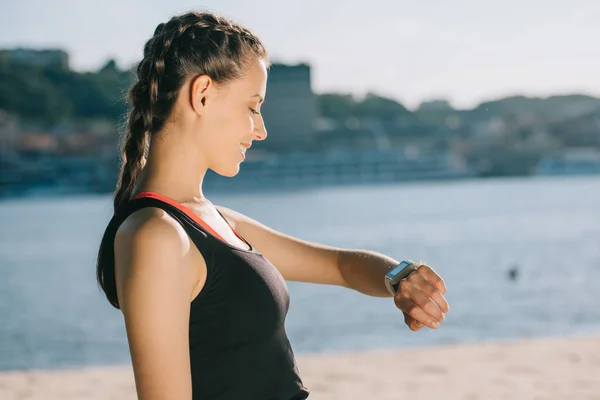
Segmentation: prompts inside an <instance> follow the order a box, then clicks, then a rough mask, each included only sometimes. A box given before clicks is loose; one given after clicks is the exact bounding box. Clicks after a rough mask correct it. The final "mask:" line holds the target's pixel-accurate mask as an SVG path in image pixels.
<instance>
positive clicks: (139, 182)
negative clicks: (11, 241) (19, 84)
mask: <svg viewBox="0 0 600 400" xmlns="http://www.w3.org/2000/svg"><path fill="white" fill-rule="evenodd" d="M268 68H269V60H268V56H267V52H266V50H265V49H264V47H263V45H262V44H261V42H260V40H259V39H258V38H257V37H256V36H255V35H254V34H252V33H251V32H250V31H249V30H247V29H245V28H243V27H241V26H239V25H237V24H235V23H233V22H231V21H229V20H227V19H225V18H222V17H219V16H216V15H214V14H210V13H188V14H183V15H181V16H176V17H173V18H172V19H171V20H170V21H169V22H167V23H166V24H161V25H159V26H158V27H157V29H156V31H155V33H154V35H153V36H152V37H151V38H150V39H149V41H148V43H147V44H146V46H145V49H144V58H143V59H142V60H141V61H140V64H139V66H138V69H137V73H138V79H137V81H136V83H134V85H133V86H132V88H131V90H130V95H129V100H130V111H129V120H128V128H127V132H126V136H125V138H124V139H125V140H124V142H123V156H124V157H123V159H124V161H123V165H122V170H121V175H120V179H119V185H118V187H117V191H116V193H115V215H119V213H122V212H123V210H125V209H126V208H127V207H128V204H130V203H131V201H132V199H134V198H135V197H136V195H139V194H143V193H155V194H159V195H160V196H164V198H165V199H170V200H172V202H173V203H174V204H178V205H180V206H181V208H182V209H185V210H187V212H191V213H193V214H194V215H193V216H192V218H193V219H195V218H197V219H198V220H199V221H201V222H203V223H204V224H205V225H203V226H205V227H207V228H206V229H207V232H208V233H207V235H209V236H210V235H214V236H215V237H218V238H219V240H221V241H223V242H224V243H226V244H227V245H228V246H231V248H232V249H233V251H235V249H240V250H242V251H248V250H249V248H252V249H255V250H256V251H257V252H259V253H260V255H261V257H264V258H265V259H266V260H268V261H269V263H270V264H268V265H272V266H274V267H275V268H276V270H277V271H278V273H279V274H280V275H281V277H282V278H283V279H284V280H287V281H299V282H307V283H316V284H329V285H337V286H342V287H346V288H349V289H352V290H356V291H359V292H361V293H364V294H365V295H369V296H377V297H390V298H391V297H393V301H394V302H395V304H396V306H397V307H398V309H399V310H401V311H402V313H403V314H404V320H405V322H406V325H407V326H408V327H409V328H410V329H411V330H413V331H418V330H420V329H422V328H423V327H429V328H432V329H435V328H438V327H439V323H440V322H442V321H443V320H444V318H445V317H444V314H445V313H447V312H448V311H449V307H448V303H447V301H446V299H445V298H444V295H445V294H446V286H445V284H444V281H443V280H442V278H441V277H440V276H439V275H438V274H437V273H436V272H435V271H434V270H433V269H432V268H431V267H430V266H428V265H425V264H424V263H420V264H419V265H418V267H417V268H416V269H415V270H414V272H413V273H411V274H410V275H408V277H406V278H404V279H402V280H401V281H400V282H399V286H398V291H397V292H396V293H395V294H394V295H392V293H390V292H389V290H388V289H387V288H386V286H385V284H384V276H385V275H386V273H388V271H390V270H391V269H392V268H394V267H395V266H396V265H398V264H399V261H398V260H394V259H393V258H391V257H388V256H385V255H383V254H379V253H376V252H372V251H367V250H354V249H343V248H336V247H331V246H326V245H322V244H318V243H311V242H307V241H305V240H302V239H299V238H295V237H291V236H289V235H286V234H284V233H282V232H278V231H276V230H274V229H271V228H269V227H267V226H265V225H263V224H262V223H260V222H258V221H255V220H254V219H252V218H250V217H248V216H245V215H243V214H241V213H239V212H236V211H234V210H231V209H227V208H225V207H220V206H216V205H214V204H212V203H211V202H210V201H209V200H208V199H207V198H206V197H205V196H204V193H203V191H202V182H203V180H204V177H205V175H206V173H207V171H208V170H212V171H214V172H216V173H217V174H219V175H222V176H226V177H233V176H235V175H236V174H237V173H238V171H239V169H240V164H241V163H243V161H244V159H245V154H246V152H247V151H251V150H249V149H250V148H251V146H252V145H253V143H254V142H255V141H262V140H265V139H266V138H267V130H266V128H265V126H264V121H263V118H262V115H261V113H260V109H261V105H262V104H263V102H264V99H265V97H266V94H267V77H268ZM107 232H109V230H107ZM113 233H114V235H113V236H111V234H110V233H107V234H106V235H105V238H104V239H103V243H102V245H101V249H100V253H99V260H98V279H99V281H100V284H101V286H102V288H103V289H104V290H105V292H106V294H107V297H108V299H109V301H110V302H111V304H113V306H115V307H117V308H120V310H121V311H122V313H123V315H124V319H125V326H126V329H127V337H128V341H129V347H130V352H131V358H132V364H133V368H134V374H135V379H136V387H137V391H138V396H139V398H140V399H144V400H153V399H164V398H177V399H192V398H196V396H198V397H197V398H204V397H202V395H203V394H202V390H205V389H204V388H205V386H202V385H200V384H196V382H195V380H194V378H193V376H192V375H193V374H192V373H191V371H192V370H193V368H194V365H197V364H195V363H196V361H195V360H194V358H193V357H191V356H190V340H193V336H191V333H190V332H191V330H190V316H191V313H193V308H192V306H191V304H192V303H193V302H194V299H197V298H198V296H199V295H200V294H201V293H202V292H203V291H206V290H208V285H209V279H207V277H209V274H210V271H211V268H209V265H213V264H211V263H214V265H215V266H216V267H214V268H218V267H219V259H218V256H215V259H214V260H213V257H210V259H209V258H207V257H206V256H205V254H206V253H205V252H204V251H200V249H199V248H198V247H197V245H196V242H195V241H194V240H192V239H191V238H190V235H189V231H188V230H186V229H184V226H183V225H182V223H181V221H179V220H177V219H175V218H174V217H173V216H172V214H171V213H169V212H167V211H165V209H161V208H157V207H144V208H140V209H137V210H136V211H134V212H131V213H130V214H128V215H127V216H126V218H124V220H123V221H122V222H121V223H119V225H118V227H115V231H114V232H113ZM249 246H250V247H249ZM215 254H219V253H215ZM113 257H114V262H113ZM247 257H251V256H250V255H248V256H247ZM214 279H216V278H211V279H210V281H211V282H212V281H214ZM210 290H211V293H213V292H215V291H217V290H218V285H215V286H214V288H213V287H211V289H210ZM204 299H206V297H203V298H202V299H201V300H199V301H203V300H204ZM390 301H391V300H390ZM194 306H196V305H194ZM191 310H192V311H191ZM207 323H208V321H207ZM215 329H218V327H216V328H215ZM222 329H224V330H225V329H227V327H223V328H222ZM225 333H226V332H225V331H224V334H225ZM224 351H226V350H224ZM248 365H252V363H251V362H250V363H249V364H248ZM226 372H227V371H225V372H224V374H226ZM199 375H201V374H199ZM263 386H264V385H263ZM273 387H274V388H275V386H273ZM229 389H231V390H232V391H233V390H234V389H233V388H230V387H229V386H227V385H226V384H225V383H223V384H222V386H221V389H220V390H221V393H228V392H227V390H229ZM206 390H208V389H206ZM247 390H249V391H251V390H253V389H252V388H251V387H250V388H247ZM256 390H259V389H256ZM260 390H263V388H261V389H260ZM273 390H282V389H273ZM231 393H233V392H231ZM273 396H275V395H273ZM282 396H283V395H282ZM232 397H233V395H232ZM211 398H212V397H211ZM219 398H229V397H226V396H223V397H219ZM247 398H254V397H252V396H251V395H249V396H248V397H247ZM264 398H266V397H264ZM270 398H271V397H270ZM272 398H275V397H272ZM277 398H280V397H277ZM281 398H283V397H281ZM290 398H292V397H290ZM293 398H302V397H293Z"/></svg>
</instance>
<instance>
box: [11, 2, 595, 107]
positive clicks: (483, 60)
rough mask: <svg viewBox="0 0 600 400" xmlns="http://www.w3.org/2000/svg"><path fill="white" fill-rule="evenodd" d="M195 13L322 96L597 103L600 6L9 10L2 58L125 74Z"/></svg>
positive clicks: (109, 5)
mask: <svg viewBox="0 0 600 400" xmlns="http://www.w3.org/2000/svg"><path fill="white" fill-rule="evenodd" d="M188 10H209V11H213V12H218V13H220V14H223V15H225V16H227V17H230V18H232V19H234V20H235V21H237V22H239V23H241V24H243V25H244V26H246V27H248V28H249V29H251V30H252V31H254V32H255V33H256V34H258V35H259V36H260V38H261V39H262V41H263V42H264V43H265V45H266V46H267V49H268V51H269V53H270V55H271V59H272V61H276V62H284V63H298V62H306V63H309V64H310V65H311V71H312V87H313V90H314V91H315V92H317V93H324V92H340V93H352V94H355V95H357V96H362V95H364V94H365V93H367V92H374V93H377V94H379V95H383V96H387V97H391V98H394V99H396V100H398V101H399V102H401V103H402V104H404V105H405V106H407V107H409V108H415V107H416V106H417V105H418V104H419V103H420V102H422V101H427V100H431V99H440V98H443V99H447V100H449V101H450V102H451V104H452V105H453V106H455V107H458V108H470V107H474V106H475V105H477V104H479V103H480V102H482V101H487V100H493V99H497V98H500V97H504V96H509V95H520V94H522V95H528V96H548V95H553V94H569V93H584V94H591V95H595V96H600V50H599V49H600V44H599V43H600V1H598V0H503V1H490V0H421V1H417V0H412V1H407V0H369V1H364V0H363V1H356V0H345V1H342V0H295V1H290V0H211V1H204V2H193V1H185V0H162V1H155V0H102V1H92V0H77V1H76V0H71V1H67V0H52V1H42V0H19V1H11V0H0V48H11V47H16V46H20V47H32V48H61V49H64V50H66V51H67V52H68V53H69V55H70V63H71V67H72V68H74V69H77V70H96V69H98V68H100V67H101V66H102V65H103V64H104V63H105V62H106V61H107V60H109V59H110V58H113V59H115V60H116V61H117V63H118V64H119V66H121V67H123V68H124V67H127V66H130V65H132V64H133V63H134V62H136V61H138V60H139V58H140V57H141V55H142V48H143V45H144V42H145V41H146V40H147V39H148V38H149V37H150V36H151V34H152V33H153V31H154V28H155V27H156V25H157V24H158V23H160V22H166V20H168V19H169V17H171V16H172V15H174V14H178V13H181V12H185V11H188ZM267 94H268V88H267Z"/></svg>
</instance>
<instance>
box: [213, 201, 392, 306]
mask: <svg viewBox="0 0 600 400" xmlns="http://www.w3.org/2000/svg"><path fill="white" fill-rule="evenodd" d="M217 208H218V209H219V211H220V212H221V214H223V216H224V217H225V218H226V219H227V222H229V224H230V225H231V227H232V228H233V229H234V230H235V231H236V232H237V233H238V234H240V235H241V236H242V237H243V238H244V239H246V240H247V241H248V242H250V243H251V244H252V246H253V247H254V248H256V249H257V250H258V251H259V252H260V253H262V254H263V255H264V256H265V257H266V258H267V259H268V260H269V261H271V262H272V263H273V265H275V267H276V268H277V269H278V270H279V272H280V273H281V275H283V277H284V279H285V280H288V281H297V282H309V283H321V284H328V285H337V286H343V287H348V288H351V289H355V290H357V291H359V292H361V293H364V294H367V295H371V296H377V297H391V295H390V294H389V293H388V291H387V290H386V288H385V285H384V279H383V278H384V275H385V274H386V272H387V271H388V270H389V269H390V268H392V267H394V266H395V265H397V264H398V263H397V262H396V261H395V260H393V259H392V258H389V257H386V256H384V255H382V254H378V253H375V252H370V251H363V250H346V249H341V248H337V247H332V246H326V245H322V244H317V243H312V242H308V241H305V240H301V239H298V238H295V237H292V236H289V235H286V234H284V233H281V232H278V231H276V230H274V229H272V228H269V227H268V226H265V225H263V224H261V223H260V222H258V221H255V220H254V219H252V218H250V217H247V216H245V215H243V214H241V213H238V212H236V211H233V210H230V209H227V208H224V207H217Z"/></svg>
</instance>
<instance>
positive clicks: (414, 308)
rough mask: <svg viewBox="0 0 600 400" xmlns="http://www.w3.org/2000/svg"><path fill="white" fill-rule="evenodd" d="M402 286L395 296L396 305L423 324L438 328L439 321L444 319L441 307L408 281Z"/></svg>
mask: <svg viewBox="0 0 600 400" xmlns="http://www.w3.org/2000/svg"><path fill="white" fill-rule="evenodd" d="M409 285H410V287H409ZM402 286H404V288H401V290H399V291H398V294H397V295H396V297H395V298H394V301H395V303H396V307H398V308H399V309H400V310H402V311H404V312H405V313H406V314H408V316H410V317H412V318H413V319H415V320H416V321H418V322H421V323H422V324H423V325H425V326H428V327H430V328H432V329H436V328H438V327H439V321H441V320H443V315H442V312H441V311H440V309H439V308H438V307H437V306H436V305H435V304H433V302H432V301H431V299H429V297H427V296H425V295H424V294H423V293H421V292H420V291H419V290H417V289H415V288H414V286H413V285H412V284H411V283H409V282H408V281H403V282H402V283H401V287H402ZM403 289H404V290H403ZM436 310H437V312H436Z"/></svg>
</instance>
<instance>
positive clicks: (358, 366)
mask: <svg viewBox="0 0 600 400" xmlns="http://www.w3.org/2000/svg"><path fill="white" fill-rule="evenodd" d="M297 359H298V364H299V368H300V373H301V375H302V378H303V380H304V383H305V385H306V386H307V387H308V388H309V389H310V391H311V395H310V397H309V398H310V399H323V400H338V399H339V400H341V399H373V400H379V399H381V400H388V399H389V400H391V399H413V400H415V399H444V400H450V399H468V400H475V399H482V400H483V399H485V400H488V399H511V400H517V399H540V400H541V399H578V400H580V399H581V400H583V399H600V336H576V337H562V338H549V339H528V340H519V341H503V342H489V343H475V344H460V345H444V346H434V347H417V348H410V349H400V350H390V351H385V350H377V351H366V352H352V353H333V354H332V353H330V354H300V355H298V356H297ZM135 398H136V396H135V387H134V381H133V374H132V371H131V367H130V366H115V367H93V368H84V369H79V370H59V371H27V372H3V373H0V399H2V400H13V399H14V400H17V399H18V400H21V399H23V400H24V399H31V400H42V399H44V400H50V399H61V400H75V399H85V400H87V399H125V400H126V399H135Z"/></svg>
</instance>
